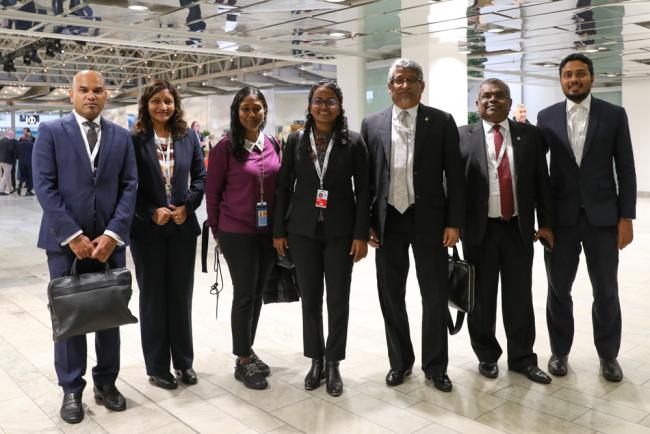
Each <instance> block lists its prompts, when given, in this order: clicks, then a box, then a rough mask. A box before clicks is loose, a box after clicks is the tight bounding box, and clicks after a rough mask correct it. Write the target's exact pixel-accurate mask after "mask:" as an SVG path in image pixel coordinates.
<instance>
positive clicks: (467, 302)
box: [447, 246, 475, 335]
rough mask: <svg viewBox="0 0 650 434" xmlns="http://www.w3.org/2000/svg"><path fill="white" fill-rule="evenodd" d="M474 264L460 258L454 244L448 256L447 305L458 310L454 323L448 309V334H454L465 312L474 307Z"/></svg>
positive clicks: (461, 323) (458, 329)
mask: <svg viewBox="0 0 650 434" xmlns="http://www.w3.org/2000/svg"><path fill="white" fill-rule="evenodd" d="M474 278H475V276H474V265H472V264H470V263H469V262H465V261H463V260H462V259H460V255H459V254H458V248H457V247H456V246H454V248H453V255H450V256H449V273H448V292H449V297H448V305H449V307H452V308H454V309H456V310H458V312H457V313H456V324H455V325H454V321H453V319H452V316H451V312H450V311H449V310H448V311H447V312H448V317H447V328H448V329H449V334H451V335H455V334H456V333H458V332H459V331H460V329H461V328H462V327H463V321H464V320H465V314H466V313H470V312H471V311H472V309H474Z"/></svg>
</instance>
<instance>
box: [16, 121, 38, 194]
mask: <svg viewBox="0 0 650 434" xmlns="http://www.w3.org/2000/svg"><path fill="white" fill-rule="evenodd" d="M23 131H24V134H23V135H22V136H21V137H20V140H18V147H17V155H18V166H19V167H18V181H19V182H18V189H17V192H18V196H20V194H21V192H22V191H23V185H24V186H25V187H26V188H27V191H26V192H25V196H34V192H33V191H32V188H34V180H33V177H32V151H33V149H34V137H32V131H31V130H30V129H29V128H25V129H24V130H23Z"/></svg>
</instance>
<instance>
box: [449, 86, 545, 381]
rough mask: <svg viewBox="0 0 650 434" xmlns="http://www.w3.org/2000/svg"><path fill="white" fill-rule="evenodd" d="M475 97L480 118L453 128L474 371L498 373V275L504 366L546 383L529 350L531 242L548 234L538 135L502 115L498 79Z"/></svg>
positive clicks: (507, 102) (504, 93) (506, 98)
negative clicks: (471, 287)
mask: <svg viewBox="0 0 650 434" xmlns="http://www.w3.org/2000/svg"><path fill="white" fill-rule="evenodd" d="M476 105H477V107H478V111H479V114H480V116H481V120H480V121H479V122H477V123H474V124H472V125H466V126H463V127H460V128H459V135H460V152H461V156H462V158H463V162H464V165H465V176H466V180H467V215H466V219H465V226H464V227H463V228H462V230H461V239H462V242H463V251H464V253H465V259H466V260H467V261H469V262H470V263H472V264H474V267H475V269H476V299H475V304H474V310H473V311H472V312H471V313H470V314H469V318H468V329H469V334H470V338H471V341H472V348H473V349H474V352H475V353H476V356H477V357H478V360H479V365H478V369H479V372H480V373H481V374H482V375H483V376H485V377H487V378H496V377H497V376H498V375H499V367H498V365H497V361H498V360H499V357H500V356H501V353H502V350H501V347H500V345H499V342H498V341H497V339H496V336H495V326H496V312H497V290H498V284H499V276H501V299H502V311H503V325H504V328H505V332H506V336H507V339H508V369H510V370H512V371H515V372H520V373H522V374H524V375H526V377H528V378H529V379H530V380H531V381H534V382H536V383H542V384H548V383H550V382H551V378H550V377H549V376H548V375H547V374H546V373H545V372H544V371H542V370H541V369H540V368H539V366H538V365H537V355H536V354H535V353H534V352H533V344H534V342H535V315H534V313H533V300H532V290H531V289H532V267H533V250H534V249H533V242H534V241H536V240H538V239H539V240H541V241H543V244H544V246H545V247H546V248H548V249H552V248H553V242H554V238H553V231H552V230H551V225H552V222H551V218H552V213H551V189H550V184H549V178H548V168H547V165H546V158H545V142H544V137H543V135H542V133H541V131H540V130H539V129H537V128H536V127H534V126H532V125H527V124H523V123H518V122H513V121H511V120H509V119H508V113H509V112H510V106H511V105H512V99H510V89H509V88H508V85H507V84H505V83H504V82H503V81H501V80H499V79H495V78H490V79H488V80H485V81H484V82H483V83H482V84H481V87H480V90H479V95H478V99H477V101H476ZM535 208H537V222H538V227H539V229H538V230H537V231H535V227H534V224H535V222H534V220H535Z"/></svg>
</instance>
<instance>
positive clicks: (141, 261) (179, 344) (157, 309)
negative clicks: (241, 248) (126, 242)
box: [131, 235, 196, 375]
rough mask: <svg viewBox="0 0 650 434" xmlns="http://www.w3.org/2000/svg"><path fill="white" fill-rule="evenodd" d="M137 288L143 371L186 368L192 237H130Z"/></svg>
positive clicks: (193, 251)
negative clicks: (171, 365) (144, 369)
mask: <svg viewBox="0 0 650 434" xmlns="http://www.w3.org/2000/svg"><path fill="white" fill-rule="evenodd" d="M131 254H132V255H133V262H134V263H135V273H136V278H137V280H138V287H139V288H140V335H141V339H142V352H143V353H144V362H145V366H146V368H147V375H163V374H166V373H169V365H170V361H171V363H172V364H173V366H174V368H175V369H188V368H191V367H192V363H193V361H194V346H193V343H192V293H193V290H194V262H195V261H194V258H195V257H196V238H192V239H183V238H179V237H164V236H162V235H161V236H160V237H156V238H153V237H151V238H145V239H140V238H137V239H132V240H131Z"/></svg>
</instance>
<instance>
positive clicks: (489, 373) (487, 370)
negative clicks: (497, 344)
mask: <svg viewBox="0 0 650 434" xmlns="http://www.w3.org/2000/svg"><path fill="white" fill-rule="evenodd" d="M478 371H479V372H480V373H481V375H482V376H484V377H487V378H497V377H498V376H499V365H497V363H496V362H479V364H478Z"/></svg>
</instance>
